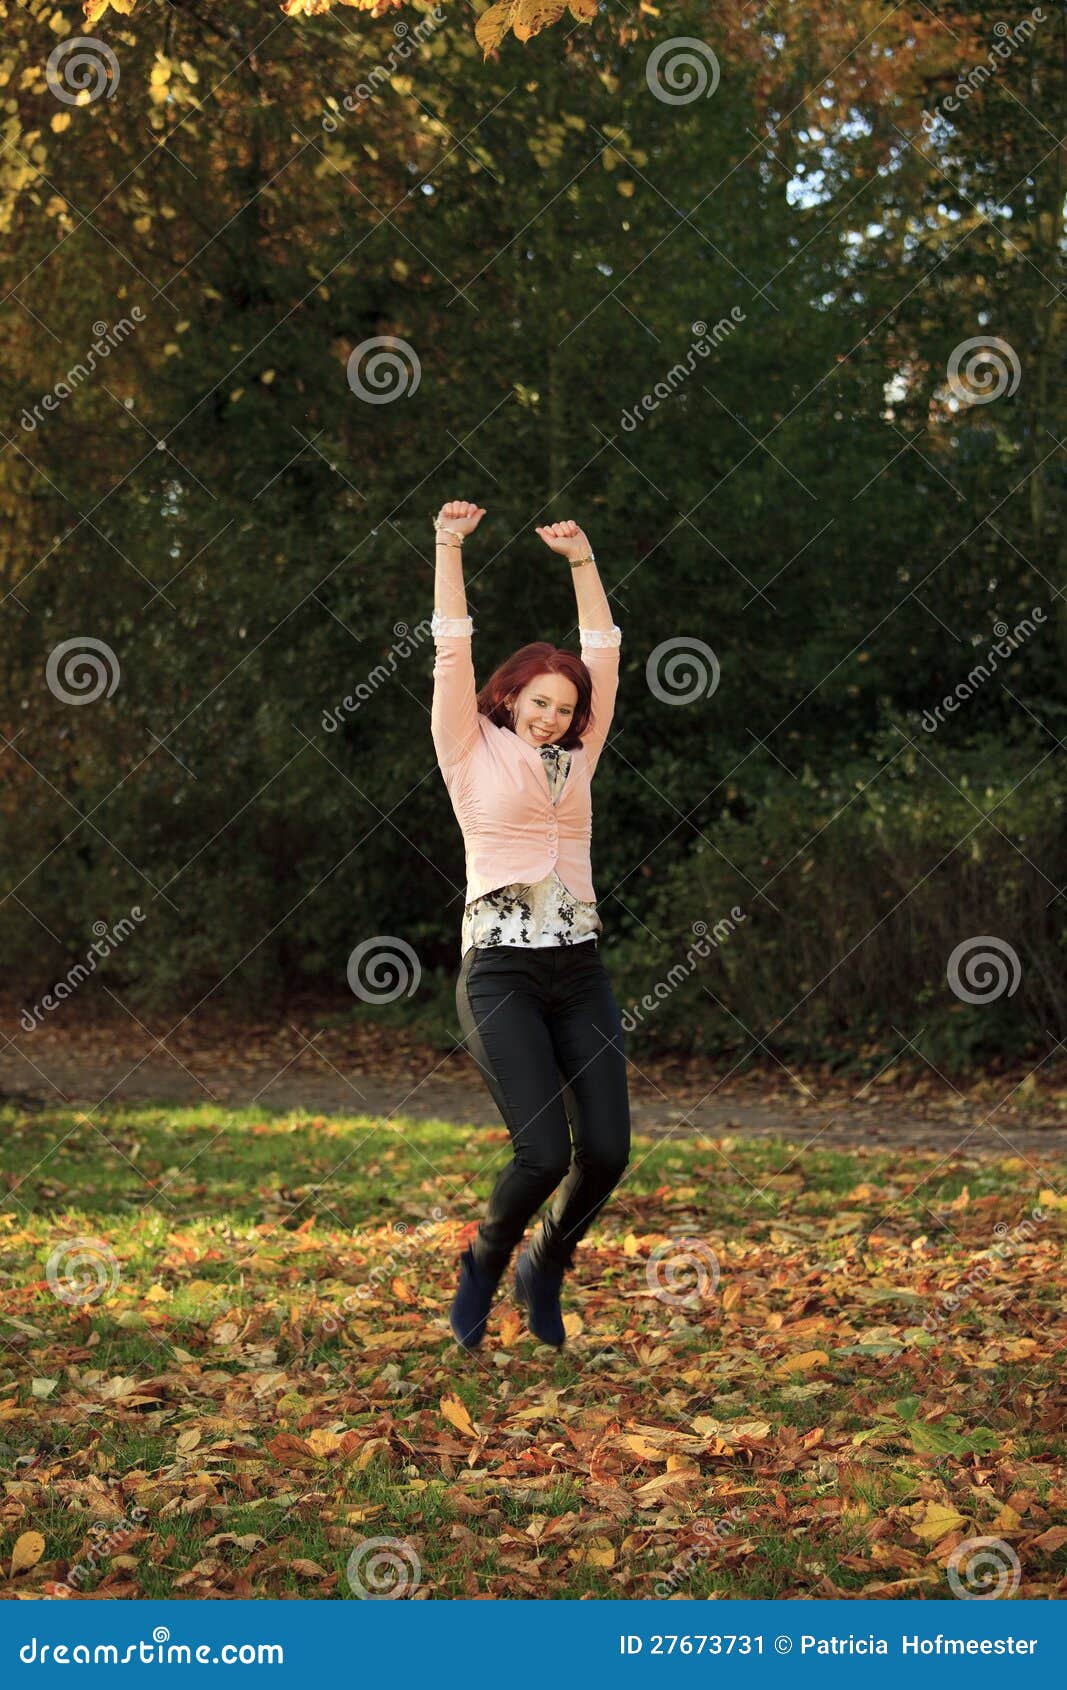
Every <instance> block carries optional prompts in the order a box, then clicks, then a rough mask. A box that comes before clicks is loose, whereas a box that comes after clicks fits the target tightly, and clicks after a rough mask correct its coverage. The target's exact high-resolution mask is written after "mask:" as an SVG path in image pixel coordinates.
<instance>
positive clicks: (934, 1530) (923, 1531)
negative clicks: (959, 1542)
mask: <svg viewBox="0 0 1067 1690" xmlns="http://www.w3.org/2000/svg"><path fill="white" fill-rule="evenodd" d="M901 1513H902V1514H910V1515H911V1516H912V1526H911V1529H912V1531H913V1532H914V1533H915V1535H916V1537H921V1538H922V1540H923V1542H924V1543H940V1541H941V1539H942V1538H943V1537H947V1536H948V1534H949V1532H958V1531H959V1530H960V1529H961V1527H963V1526H965V1525H966V1524H967V1521H966V1520H965V1519H964V1517H963V1515H962V1514H960V1513H957V1511H956V1509H955V1508H953V1507H951V1505H949V1504H947V1503H944V1502H916V1503H913V1504H912V1507H911V1508H902V1509H901Z"/></svg>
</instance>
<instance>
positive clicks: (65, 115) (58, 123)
mask: <svg viewBox="0 0 1067 1690" xmlns="http://www.w3.org/2000/svg"><path fill="white" fill-rule="evenodd" d="M52 128H53V129H54V130H55V132H56V134H57V135H61V134H62V133H63V131H64V129H69V128H70V113H69V111H57V112H56V115H55V117H54V118H53V119H52Z"/></svg>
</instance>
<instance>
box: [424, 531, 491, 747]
mask: <svg viewBox="0 0 1067 1690" xmlns="http://www.w3.org/2000/svg"><path fill="white" fill-rule="evenodd" d="M484 515H485V512H484V510H482V509H481V508H480V507H479V506H478V505H472V504H470V503H469V502H468V501H467V500H465V499H458V500H456V499H454V500H451V501H450V502H449V503H448V504H445V505H442V506H441V509H440V511H439V512H438V515H437V520H436V522H435V524H434V528H435V530H436V538H437V545H436V567H435V573H434V612H433V619H432V621H431V623H430V630H431V632H432V634H433V637H434V649H435V654H436V655H435V659H434V666H433V705H432V707H431V710H430V733H431V735H432V737H433V743H434V750H435V751H436V752H437V761H438V763H439V765H440V767H441V772H442V773H443V774H444V773H447V772H448V771H450V770H451V769H453V768H456V767H457V766H458V765H459V764H460V763H462V762H463V760H464V758H465V757H467V756H468V755H469V754H470V752H471V751H472V750H473V748H474V746H475V745H476V744H477V741H478V705H477V699H476V688H475V685H474V664H473V662H472V659H471V634H472V631H473V624H472V622H471V619H470V616H469V615H468V614H467V595H466V591H465V589H464V586H463V541H464V540H465V539H466V537H467V535H468V534H472V533H473V532H474V530H475V529H476V528H477V526H478V524H479V522H480V521H481V520H482V517H483V516H484Z"/></svg>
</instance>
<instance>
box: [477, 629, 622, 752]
mask: <svg viewBox="0 0 1067 1690" xmlns="http://www.w3.org/2000/svg"><path fill="white" fill-rule="evenodd" d="M537 675H562V676H563V677H564V678H565V679H566V680H568V681H572V682H573V683H574V685H575V687H576V688H577V690H578V698H577V701H576V702H575V706H574V714H573V715H572V716H571V719H570V722H569V724H568V726H567V731H566V733H564V734H561V736H560V738H559V739H557V740H554V741H553V744H555V745H558V746H560V747H562V749H563V750H565V751H573V750H574V749H575V747H576V746H579V745H581V743H582V735H583V733H584V732H585V730H586V728H587V727H588V726H589V718H590V716H591V714H592V708H593V677H592V676H591V675H590V673H589V670H588V669H587V668H586V666H585V664H584V663H583V662H582V660H581V658H580V657H575V655H574V653H573V652H572V651H561V650H560V649H559V647H558V646H554V645H550V644H549V642H548V640H534V642H533V644H532V645H524V646H520V647H519V649H518V651H514V652H512V654H511V656H510V657H508V658H506V659H505V661H504V662H503V663H501V665H500V667H499V668H498V669H494V671H493V673H492V674H491V675H490V677H489V679H488V680H487V681H486V683H485V685H484V687H483V688H482V690H481V692H480V693H479V694H478V696H477V699H476V703H477V705H478V711H479V714H481V715H482V716H488V718H489V720H490V721H491V722H494V723H495V724H496V726H497V727H498V728H510V729H511V731H512V733H514V731H515V718H514V716H513V714H512V712H511V710H510V709H509V708H508V705H507V703H506V702H505V701H506V699H507V698H508V696H509V694H511V693H520V692H521V691H522V689H523V687H525V686H528V685H529V684H530V682H531V681H532V680H533V679H534V678H535V677H536V676H537Z"/></svg>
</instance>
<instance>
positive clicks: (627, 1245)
mask: <svg viewBox="0 0 1067 1690" xmlns="http://www.w3.org/2000/svg"><path fill="white" fill-rule="evenodd" d="M640 1248H641V1246H640V1245H639V1244H638V1242H637V1234H636V1233H635V1232H628V1233H627V1234H626V1237H625V1238H624V1239H623V1241H622V1253H623V1255H624V1256H636V1255H637V1254H638V1252H639V1250H640Z"/></svg>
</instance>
